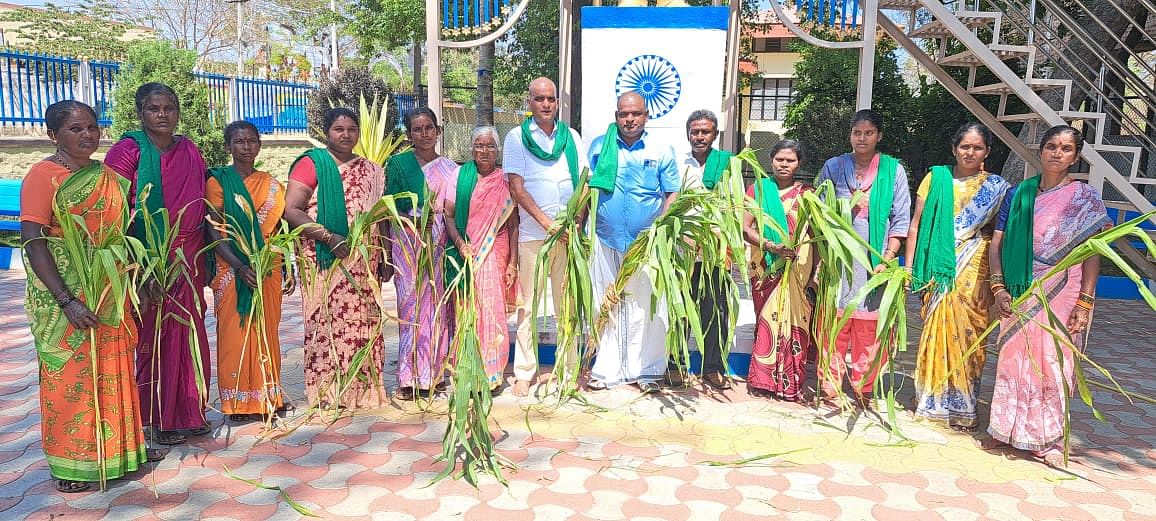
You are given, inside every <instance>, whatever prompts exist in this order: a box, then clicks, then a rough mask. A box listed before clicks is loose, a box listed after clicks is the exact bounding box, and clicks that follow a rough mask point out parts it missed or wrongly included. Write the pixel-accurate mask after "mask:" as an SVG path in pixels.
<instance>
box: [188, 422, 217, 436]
mask: <svg viewBox="0 0 1156 521" xmlns="http://www.w3.org/2000/svg"><path fill="white" fill-rule="evenodd" d="M212 433H213V427H212V426H211V425H209V424H207V423H206V424H204V425H202V426H200V427H197V428H195V429H189V434H192V435H193V436H208V435H209V434H212Z"/></svg>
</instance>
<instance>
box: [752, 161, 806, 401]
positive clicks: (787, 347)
mask: <svg viewBox="0 0 1156 521" xmlns="http://www.w3.org/2000/svg"><path fill="white" fill-rule="evenodd" d="M810 190H811V187H809V186H807V185H803V184H800V183H796V184H795V185H794V186H791V187H789V188H787V189H786V190H780V191H779V199H781V200H782V201H783V208H784V210H786V215H787V227H788V230H789V231H790V232H792V233H793V232H794V230H795V226H796V224H797V223H798V221H797V218H798V198H799V197H800V196H802V195H803V194H804V193H806V192H808V191H810ZM747 194H748V195H750V196H751V197H755V193H754V187H753V186H752V187H751V188H750V189H749V190H748V191H747ZM755 200H756V201H757V200H758V198H757V197H755ZM752 253H753V257H754V258H753V263H754V265H755V266H754V269H753V270H752V271H751V273H752V274H753V276H752V277H751V296H752V297H753V300H754V304H755V310H756V313H757V315H758V316H757V320H756V323H755V339H754V344H753V345H752V347H751V364H750V368H749V369H748V375H747V385H748V386H750V387H752V388H755V389H760V390H763V391H767V392H770V393H773V394H774V395H775V396H777V397H780V398H783V399H785V400H792V401H796V400H799V399H801V398H802V393H803V382H804V380H805V379H806V371H805V369H804V367H805V366H806V364H807V355H808V353H809V352H810V351H811V346H812V344H813V340H812V338H811V311H812V309H811V302H810V300H809V299H808V298H807V296H806V293H805V289H806V287H807V284H808V283H809V282H810V275H811V260H812V256H813V255H814V249H813V248H811V247H805V248H802V249H800V250H799V256H798V257H797V259H796V261H795V262H793V263H792V266H791V270H790V273H788V274H787V277H783V273H782V272H779V273H768V272H767V270H768V269H769V267H768V266H767V265H766V261H765V260H764V257H763V252H762V250H754V251H753V252H752ZM780 299H785V302H786V303H787V305H786V307H785V309H779V306H778V305H776V304H775V303H777V302H782V300H780Z"/></svg>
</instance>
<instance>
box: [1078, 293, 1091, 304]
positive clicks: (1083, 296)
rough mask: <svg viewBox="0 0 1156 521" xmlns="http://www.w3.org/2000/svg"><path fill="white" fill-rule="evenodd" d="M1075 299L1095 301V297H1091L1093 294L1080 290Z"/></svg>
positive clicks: (1088, 301) (1089, 302)
mask: <svg viewBox="0 0 1156 521" xmlns="http://www.w3.org/2000/svg"><path fill="white" fill-rule="evenodd" d="M1076 301H1077V302H1087V303H1088V304H1092V303H1094V302H1096V297H1093V296H1091V295H1089V294H1087V293H1084V292H1083V291H1081V292H1080V296H1079V297H1077V298H1076Z"/></svg>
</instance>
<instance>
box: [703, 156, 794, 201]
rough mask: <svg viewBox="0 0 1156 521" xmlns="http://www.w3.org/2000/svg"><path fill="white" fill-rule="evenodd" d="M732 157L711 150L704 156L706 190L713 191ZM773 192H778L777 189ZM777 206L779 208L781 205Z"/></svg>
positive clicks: (704, 183)
mask: <svg viewBox="0 0 1156 521" xmlns="http://www.w3.org/2000/svg"><path fill="white" fill-rule="evenodd" d="M732 155H733V154H731V153H730V152H726V151H723V150H711V151H710V155H708V156H706V164H705V165H703V166H702V185H703V186H705V187H706V189H707V190H714V187H715V185H717V184H718V180H719V179H721V178H722V174H723V172H726V171H727V169H728V168H730V165H731V156H732ZM775 190H776V192H777V191H778V189H777V188H776V189H775ZM779 206H780V207H781V206H782V204H780V205H779Z"/></svg>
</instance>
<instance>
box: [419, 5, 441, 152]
mask: <svg viewBox="0 0 1156 521" xmlns="http://www.w3.org/2000/svg"><path fill="white" fill-rule="evenodd" d="M440 36H441V16H439V14H438V0H426V2H425V45H426V50H427V56H426V60H425V61H426V67H428V73H427V74H426V80H427V87H426V100H427V101H426V102H427V104H428V105H429V108H430V110H432V111H433V112H434V114H437V116H438V120H439V122H442V121H440V120H441V119H442V59H441V42H440ZM414 74H421V71H414ZM442 123H444V122H442ZM438 150H441V143H440V142H439V143H438Z"/></svg>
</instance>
